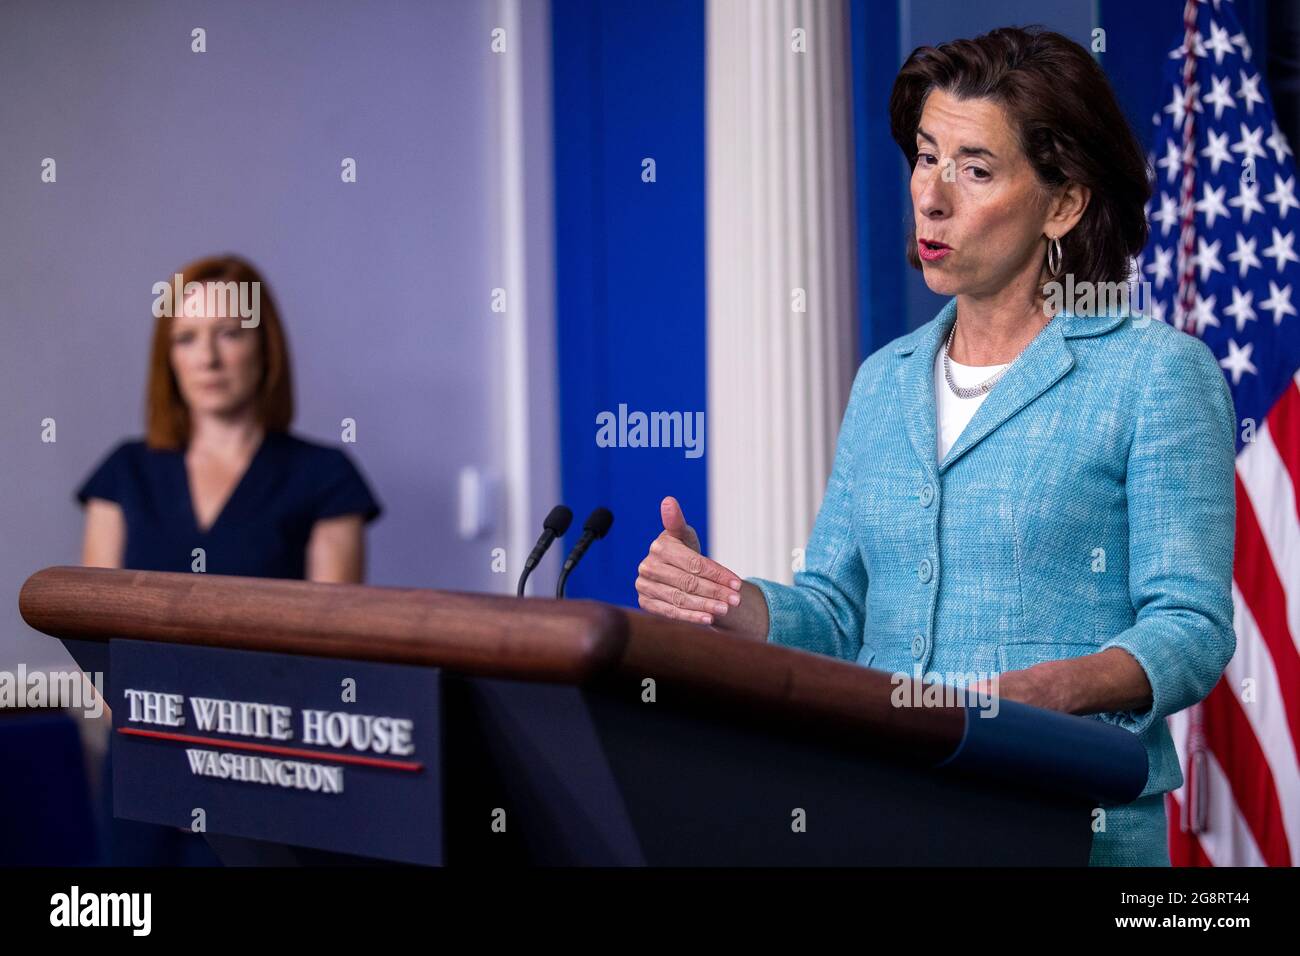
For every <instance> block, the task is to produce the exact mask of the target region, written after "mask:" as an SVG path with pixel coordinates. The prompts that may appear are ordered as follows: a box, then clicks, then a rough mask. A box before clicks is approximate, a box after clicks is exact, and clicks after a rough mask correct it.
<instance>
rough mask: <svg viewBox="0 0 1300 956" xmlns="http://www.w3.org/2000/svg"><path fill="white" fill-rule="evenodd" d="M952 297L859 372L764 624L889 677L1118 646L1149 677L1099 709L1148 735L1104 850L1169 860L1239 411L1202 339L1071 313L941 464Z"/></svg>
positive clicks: (1211, 638)
mask: <svg viewBox="0 0 1300 956" xmlns="http://www.w3.org/2000/svg"><path fill="white" fill-rule="evenodd" d="M956 308H957V306H956V300H953V301H950V302H949V303H948V304H947V306H945V307H944V309H943V310H942V311H941V312H940V313H939V314H938V315H937V316H936V317H935V318H934V319H933V320H931V321H930V322H928V323H926V324H925V325H923V326H921V327H920V328H919V329H916V330H915V331H913V332H911V333H909V334H908V335H905V336H902V337H901V338H899V339H897V340H895V341H894V342H892V343H890V344H889V345H887V346H885V347H884V348H881V349H879V350H878V351H876V352H875V353H874V354H872V355H871V357H869V358H868V359H867V360H866V361H865V362H863V363H862V366H861V367H860V368H859V370H858V373H857V376H856V378H855V379H854V382H853V390H852V394H851V396H850V399H849V405H848V409H847V410H846V412H845V415H844V421H843V425H842V427H841V430H840V435H839V440H838V443H837V447H836V452H835V462H834V466H833V469H832V472H831V476H830V480H829V482H828V484H827V488H826V495H825V498H824V500H823V502H822V505H821V509H820V511H819V512H818V515H817V519H816V522H815V524H814V527H813V531H812V537H811V539H810V540H809V542H808V546H807V548H806V550H805V559H804V570H802V571H800V572H798V573H796V574H795V576H794V582H795V583H794V585H793V586H791V585H786V584H780V583H777V582H774V581H767V580H763V579H761V578H751V579H750V580H751V581H752V582H753V583H754V584H755V585H757V586H758V587H759V588H760V589H761V590H762V591H763V594H764V596H765V597H766V599H767V605H768V611H769V615H770V620H771V626H770V630H769V633H768V639H769V640H771V641H774V642H777V643H780V644H784V645H788V646H791V647H795V648H800V649H803V650H807V651H812V652H814V653H818V654H828V655H830V656H832V657H838V658H841V659H844V660H849V661H856V662H857V663H859V664H861V665H863V666H867V667H876V668H881V669H884V670H887V671H890V672H898V671H902V672H907V673H913V672H914V671H915V669H916V668H918V667H919V668H920V669H921V670H922V671H924V672H927V673H928V672H932V671H933V672H938V673H940V674H946V673H956V674H959V673H967V672H971V671H977V672H984V673H997V672H1001V671H1010V670H1019V669H1021V668H1026V667H1030V666H1031V665H1033V664H1037V663H1039V662H1040V661H1047V660H1055V659H1060V658H1071V657H1078V656H1081V655H1084V654H1093V653H1097V652H1099V651H1101V650H1104V649H1106V648H1111V647H1120V648H1123V649H1124V650H1126V651H1127V652H1128V653H1130V654H1132V655H1133V657H1134V658H1136V659H1137V661H1138V663H1139V664H1141V665H1142V667H1143V669H1144V670H1145V671H1146V674H1147V677H1148V678H1149V680H1150V682H1151V687H1152V690H1153V702H1152V704H1151V706H1150V707H1149V708H1147V709H1145V710H1141V711H1127V712H1122V713H1107V714H1099V715H1096V717H1095V719H1098V720H1104V721H1108V722H1110V723H1114V724H1117V725H1119V726H1120V727H1123V728H1124V729H1126V730H1129V731H1131V732H1133V733H1135V734H1138V735H1139V736H1141V738H1142V739H1143V741H1144V743H1145V745H1146V749H1147V754H1148V757H1149V759H1150V772H1149V776H1148V779H1147V784H1146V788H1145V790H1144V791H1143V794H1142V797H1141V798H1140V799H1139V800H1137V801H1135V802H1134V803H1133V804H1129V805H1128V806H1127V807H1123V808H1115V809H1114V810H1108V811H1107V826H1106V832H1105V833H1098V834H1097V835H1096V837H1095V838H1094V841H1093V843H1094V847H1093V862H1094V863H1141V864H1151V863H1162V862H1163V863H1165V864H1167V863H1168V859H1169V858H1168V850H1167V844H1166V840H1165V829H1164V809H1163V797H1162V796H1161V794H1162V793H1163V792H1164V791H1167V790H1171V789H1174V788H1176V787H1178V786H1179V785H1180V784H1181V783H1182V773H1181V770H1180V769H1179V766H1178V760H1177V756H1176V754H1175V751H1174V745H1173V741H1172V740H1171V738H1170V736H1169V731H1168V729H1167V727H1166V724H1165V718H1166V717H1168V716H1169V715H1170V714H1172V713H1175V712H1176V711H1179V710H1181V709H1183V708H1185V707H1188V706H1190V705H1192V704H1194V703H1195V702H1197V701H1199V700H1201V699H1202V698H1203V697H1205V696H1206V694H1208V693H1209V691H1210V689H1211V688H1212V687H1213V686H1214V684H1215V682H1216V681H1217V680H1218V678H1219V676H1220V674H1221V673H1222V671H1223V669H1224V667H1225V666H1226V665H1227V663H1228V660H1229V659H1230V658H1231V656H1232V653H1233V650H1234V648H1235V646H1236V638H1235V635H1234V632H1233V625H1232V592H1231V587H1232V555H1233V536H1234V522H1235V507H1236V503H1235V483H1234V457H1235V441H1234V432H1235V428H1236V421H1235V413H1234V411H1233V405H1232V398H1231V395H1230V393H1229V391H1228V387H1227V382H1226V381H1225V380H1224V377H1223V374H1222V372H1221V371H1220V369H1219V367H1218V364H1217V362H1216V361H1215V359H1214V357H1213V354H1212V353H1211V352H1210V350H1209V348H1208V347H1206V345H1205V344H1204V343H1203V342H1201V341H1200V340H1199V339H1197V338H1195V337H1193V336H1190V335H1187V334H1186V333H1183V332H1179V331H1177V330H1176V329H1174V328H1173V327H1171V326H1169V325H1166V324H1164V323H1162V322H1155V321H1144V320H1141V319H1133V318H1129V317H1125V316H1122V315H1110V316H1100V317H1083V316H1074V315H1071V314H1069V313H1059V314H1057V315H1056V317H1055V318H1053V319H1052V321H1051V322H1050V323H1049V324H1048V325H1047V326H1046V327H1045V328H1044V329H1043V330H1042V331H1041V332H1040V333H1039V334H1038V336H1037V337H1036V338H1035V339H1034V340H1033V342H1031V343H1030V345H1029V346H1028V347H1027V348H1026V349H1025V351H1024V352H1023V353H1022V354H1021V355H1020V357H1019V358H1018V359H1017V360H1016V362H1015V363H1013V364H1012V366H1011V367H1010V368H1009V369H1008V371H1007V373H1006V375H1005V376H1004V377H1003V378H1002V380H1001V381H1000V382H998V384H997V385H996V386H995V387H994V388H993V389H992V391H990V392H989V394H988V397H987V398H986V399H985V400H984V403H983V404H982V405H981V406H980V407H979V409H978V410H977V411H976V413H975V416H974V417H973V418H972V419H971V421H970V423H969V424H968V425H967V426H966V428H965V430H964V431H963V432H962V433H961V435H960V436H959V437H958V439H957V441H956V442H955V444H954V445H953V446H952V448H951V449H950V450H949V451H948V454H947V455H946V456H945V457H944V459H943V461H942V462H939V461H936V458H937V451H938V450H937V448H936V434H935V428H936V424H935V401H934V360H935V355H936V353H937V350H938V349H939V348H940V347H941V345H942V343H943V341H944V339H945V337H946V336H947V334H948V330H949V328H950V327H951V323H952V322H953V319H954V317H955V315H956Z"/></svg>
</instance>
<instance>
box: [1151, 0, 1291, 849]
mask: <svg viewBox="0 0 1300 956" xmlns="http://www.w3.org/2000/svg"><path fill="white" fill-rule="evenodd" d="M1161 103H1162V104H1166V105H1164V106H1163V109H1162V110H1161V112H1159V113H1157V114H1156V116H1155V123H1156V127H1157V129H1156V135H1155V144H1156V150H1155V152H1154V153H1153V154H1152V156H1151V161H1152V171H1153V174H1154V181H1153V195H1152V200H1151V203H1150V204H1149V206H1148V210H1147V216H1148V219H1149V221H1150V223H1151V238H1150V240H1149V242H1148V244H1147V246H1146V249H1145V250H1144V251H1143V253H1142V257H1141V258H1140V259H1139V260H1138V268H1139V270H1140V271H1141V273H1142V278H1144V279H1146V280H1148V281H1150V282H1151V292H1152V301H1151V304H1150V307H1149V308H1150V311H1151V313H1152V316H1153V317H1154V318H1157V319H1160V320H1161V321H1169V322H1172V323H1173V324H1174V325H1175V326H1177V327H1178V328H1180V329H1182V330H1183V331H1186V332H1187V333H1189V334H1191V335H1197V336H1200V338H1201V339H1202V340H1203V341H1204V342H1205V344H1206V345H1208V346H1209V347H1210V349H1211V350H1212V351H1213V352H1214V354H1215V356H1216V357H1217V358H1218V359H1219V364H1220V366H1222V368H1223V372H1224V375H1225V376H1227V380H1228V385H1229V386H1230V387H1231V389H1232V396H1233V401H1234V402H1235V404H1236V411H1237V418H1238V421H1239V425H1240V427H1239V429H1238V433H1237V528H1236V534H1237V537H1236V555H1235V558H1234V569H1233V600H1234V604H1235V608H1234V625H1235V628H1236V632H1237V652H1236V655H1235V656H1234V657H1233V659H1232V662H1231V663H1230V664H1229V665H1228V668H1227V671H1226V672H1225V673H1224V675H1223V677H1222V678H1221V679H1220V681H1219V683H1218V684H1217V685H1216V686H1215V688H1214V690H1213V691H1212V692H1211V693H1210V695H1209V696H1208V697H1207V698H1206V699H1205V701H1204V702H1203V703H1202V704H1200V705H1198V706H1197V707H1194V708H1191V709H1189V710H1185V711H1182V712H1181V713H1179V714H1176V715H1174V716H1173V717H1171V718H1170V719H1169V724H1170V731H1171V732H1172V734H1173V737H1174V741H1175V743H1176V745H1177V747H1178V753H1179V760H1180V762H1181V763H1182V766H1183V777H1184V784H1183V786H1182V787H1181V788H1179V789H1178V790H1176V791H1174V792H1173V793H1171V794H1169V795H1168V796H1167V798H1166V801H1167V802H1166V807H1167V809H1168V815H1169V850H1170V857H1171V860H1172V862H1173V863H1174V865H1176V866H1178V865H1182V866H1198V865H1200V866H1204V865H1214V866H1243V865H1246V866H1248V865H1259V866H1292V865H1295V864H1296V863H1297V862H1300V759H1298V754H1300V750H1298V748H1300V650H1298V648H1300V376H1297V370H1298V369H1300V316H1297V307H1300V248H1297V246H1298V243H1297V235H1298V234H1300V202H1298V201H1297V196H1296V165H1295V158H1294V155H1293V153H1292V149H1291V146H1290V145H1289V144H1288V143H1287V141H1286V137H1285V136H1284V135H1283V133H1282V131H1281V130H1280V129H1278V124H1277V122H1276V119H1275V115H1274V112H1273V108H1272V103H1271V100H1270V98H1269V95H1268V91H1267V90H1266V89H1265V87H1264V80H1263V71H1262V70H1261V69H1260V68H1259V67H1258V66H1256V64H1255V62H1254V60H1253V59H1252V51H1251V48H1250V44H1249V43H1248V42H1247V39H1246V36H1245V34H1244V33H1243V31H1242V29H1241V26H1240V24H1239V23H1238V21H1237V18H1236V13H1235V11H1234V10H1233V8H1232V4H1231V2H1230V0H1228V2H1221V0H1214V2H1212V3H1205V2H1195V0H1190V2H1188V3H1187V5H1186V10H1185V12H1184V22H1183V30H1182V32H1181V34H1180V42H1179V43H1178V46H1177V47H1175V48H1174V49H1173V50H1172V51H1171V52H1170V53H1169V62H1168V64H1167V66H1166V79H1165V83H1164V94H1163V96H1162V99H1161ZM1188 400H1189V401H1195V400H1196V396H1194V395H1192V396H1188Z"/></svg>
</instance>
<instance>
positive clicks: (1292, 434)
mask: <svg viewBox="0 0 1300 956" xmlns="http://www.w3.org/2000/svg"><path fill="white" fill-rule="evenodd" d="M1268 431H1269V435H1270V436H1272V438H1273V444H1274V446H1275V447H1276V448H1277V454H1278V457H1279V458H1281V459H1282V464H1283V465H1284V466H1285V467H1286V473H1287V474H1288V475H1290V476H1291V490H1292V492H1293V493H1294V494H1295V508H1296V514H1300V388H1298V387H1297V386H1296V383H1295V379H1292V380H1291V384H1290V385H1288V386H1287V389H1286V391H1285V392H1283V393H1282V397H1281V398H1279V399H1278V400H1277V404H1276V405H1274V406H1273V410H1272V411H1271V412H1269V413H1268ZM1278 507H1281V505H1280V504H1279V505H1278Z"/></svg>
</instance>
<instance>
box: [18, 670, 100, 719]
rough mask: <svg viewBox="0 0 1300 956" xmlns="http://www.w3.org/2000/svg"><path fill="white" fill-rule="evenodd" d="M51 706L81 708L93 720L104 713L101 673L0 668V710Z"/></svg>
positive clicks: (60, 708) (70, 708) (59, 708)
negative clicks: (1, 669)
mask: <svg viewBox="0 0 1300 956" xmlns="http://www.w3.org/2000/svg"><path fill="white" fill-rule="evenodd" d="M28 707H50V708H54V709H58V710H64V709H67V710H80V711H81V712H82V714H83V715H84V716H86V717H88V718H90V719H92V720H94V719H96V718H98V717H100V716H101V715H102V714H103V713H104V675H103V674H102V673H101V672H99V671H95V672H93V673H89V674H83V673H82V672H81V671H44V670H38V671H30V672H29V671H28V670H27V665H26V664H19V665H18V670H17V671H0V710H6V709H9V708H20V709H21V708H28Z"/></svg>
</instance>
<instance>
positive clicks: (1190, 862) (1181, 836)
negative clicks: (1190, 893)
mask: <svg viewBox="0 0 1300 956" xmlns="http://www.w3.org/2000/svg"><path fill="white" fill-rule="evenodd" d="M1182 816H1183V808H1182V806H1181V805H1180V804H1179V803H1178V798H1177V797H1175V796H1174V795H1173V794H1172V793H1166V794H1165V819H1166V820H1167V821H1168V824H1169V862H1170V863H1171V864H1172V865H1173V866H1214V861H1213V860H1211V859H1210V858H1209V857H1208V856H1206V855H1205V850H1203V849H1202V848H1201V841H1200V840H1198V839H1196V834H1195V833H1184V832H1183V831H1182V830H1180V829H1179V828H1178V821H1179V820H1181V819H1182Z"/></svg>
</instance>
